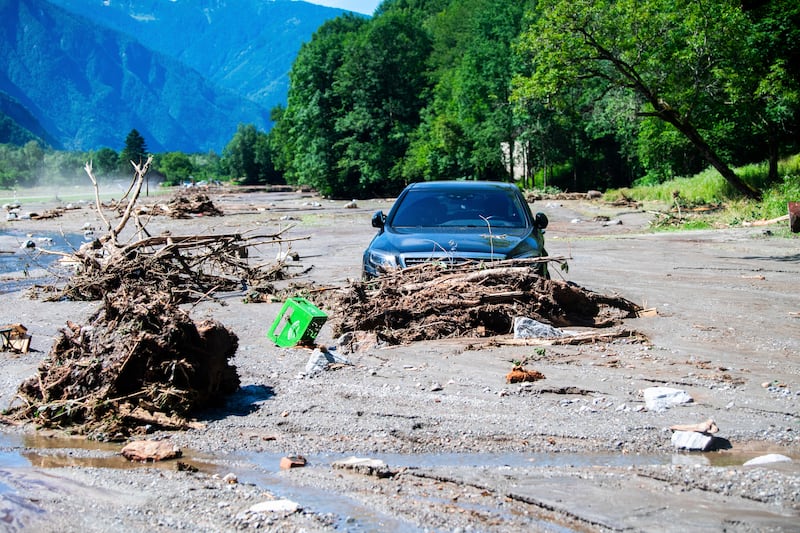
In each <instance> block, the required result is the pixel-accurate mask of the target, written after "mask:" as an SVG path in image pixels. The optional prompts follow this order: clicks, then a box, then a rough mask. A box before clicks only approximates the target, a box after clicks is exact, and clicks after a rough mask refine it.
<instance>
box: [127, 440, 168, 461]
mask: <svg viewBox="0 0 800 533" xmlns="http://www.w3.org/2000/svg"><path fill="white" fill-rule="evenodd" d="M120 453H122V455H123V457H125V458H126V459H128V460H130V461H141V462H147V461H164V460H166V459H175V458H177V457H180V456H181V455H182V454H183V453H182V452H181V449H180V448H179V447H177V446H175V445H174V444H172V443H171V442H170V441H168V440H136V441H133V442H129V443H128V444H126V445H125V447H124V448H122V451H121V452H120Z"/></svg>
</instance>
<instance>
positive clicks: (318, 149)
mask: <svg viewBox="0 0 800 533" xmlns="http://www.w3.org/2000/svg"><path fill="white" fill-rule="evenodd" d="M367 23H368V21H367V20H366V19H364V18H363V17H357V16H355V15H344V16H341V17H337V18H335V19H333V20H329V21H327V22H325V23H324V24H323V25H322V26H321V27H320V28H319V29H318V30H317V31H316V32H315V33H314V35H313V36H312V37H311V41H309V42H307V43H305V44H303V46H302V47H301V48H300V51H299V52H298V54H297V58H296V59H295V62H294V64H293V65H292V70H291V72H290V73H289V80H290V86H289V94H288V98H287V105H286V109H285V110H282V111H281V110H276V113H277V114H279V115H280V120H279V122H278V123H277V124H276V126H275V127H274V128H273V130H272V131H271V133H270V135H271V141H270V145H271V146H272V147H273V149H274V152H273V160H274V161H275V162H276V166H277V167H278V169H279V170H281V171H282V172H283V176H284V177H285V178H286V181H287V182H289V183H292V184H297V185H308V186H311V187H314V188H316V189H317V190H319V191H320V192H321V193H323V194H331V192H332V190H333V186H332V185H331V184H334V183H336V182H337V181H338V180H337V179H336V172H337V170H336V169H337V166H338V160H339V153H340V152H341V148H336V147H335V145H336V142H337V140H338V139H339V138H340V135H339V134H338V133H337V132H336V129H335V123H336V120H337V117H338V116H339V114H340V113H341V110H342V109H343V104H342V102H341V100H340V97H339V95H338V94H336V93H335V92H334V90H333V82H334V76H335V74H336V72H337V71H338V69H339V68H340V67H341V66H342V64H343V63H344V62H345V59H346V55H347V53H348V52H347V46H346V43H347V42H348V41H349V40H351V39H353V38H355V36H356V34H357V32H358V30H359V29H360V28H362V27H364V26H365V25H366V24H367Z"/></svg>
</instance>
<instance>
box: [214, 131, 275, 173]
mask: <svg viewBox="0 0 800 533" xmlns="http://www.w3.org/2000/svg"><path fill="white" fill-rule="evenodd" d="M222 159H223V164H224V165H225V167H226V168H227V170H228V173H229V174H230V176H231V177H232V178H234V179H241V180H242V182H243V183H246V184H256V183H275V182H276V181H277V176H278V174H277V172H276V171H275V168H274V166H273V161H272V157H271V152H270V144H269V137H268V136H267V134H266V133H264V132H260V131H258V130H257V129H256V127H255V126H254V125H253V124H239V127H238V128H237V130H236V133H235V134H234V136H233V138H232V139H231V140H230V142H229V143H228V144H227V146H225V149H224V150H223V152H222ZM270 180H271V181H270Z"/></svg>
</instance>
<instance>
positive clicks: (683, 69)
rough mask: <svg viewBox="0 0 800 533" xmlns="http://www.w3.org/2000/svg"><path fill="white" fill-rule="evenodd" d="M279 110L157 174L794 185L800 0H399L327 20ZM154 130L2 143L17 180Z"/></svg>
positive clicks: (355, 191)
mask: <svg viewBox="0 0 800 533" xmlns="http://www.w3.org/2000/svg"><path fill="white" fill-rule="evenodd" d="M271 118H272V120H273V121H274V127H273V128H272V130H271V131H270V132H263V131H258V130H257V129H256V128H255V126H252V125H247V124H242V125H239V128H238V129H237V131H236V132H235V134H234V135H233V137H232V139H231V141H230V142H229V143H228V145H227V146H226V147H225V148H224V149H223V150H222V153H221V154H220V155H217V154H215V153H214V152H210V153H208V154H199V155H198V154H183V153H180V152H170V153H164V154H157V155H156V158H155V162H154V169H156V170H158V171H160V172H161V173H162V174H164V175H165V176H166V177H167V180H168V181H169V182H171V183H179V182H181V181H184V180H187V179H195V180H202V179H235V180H238V181H239V182H243V183H250V184H252V183H281V182H286V183H289V184H292V185H305V186H311V187H313V188H315V189H317V190H319V191H320V192H322V193H323V194H326V195H330V196H333V197H339V198H356V197H368V196H390V195H393V194H396V193H397V192H398V191H399V190H400V189H401V188H402V187H403V186H404V185H405V184H407V183H409V182H412V181H420V180H440V179H492V180H505V181H511V180H515V181H519V183H520V184H521V185H522V186H523V187H527V188H529V187H533V186H538V187H545V186H547V187H550V186H553V187H557V188H560V189H562V190H586V189H589V188H592V189H606V188H611V187H622V186H629V185H631V184H635V183H636V184H656V183H660V182H663V181H665V180H668V179H671V178H673V177H676V176H686V175H691V174H694V173H696V172H698V171H700V170H702V169H704V168H707V167H713V168H715V169H716V170H717V171H718V172H719V173H720V174H721V175H722V176H723V177H724V178H725V179H726V180H727V181H728V182H729V183H730V186H731V189H732V190H734V191H736V192H737V193H738V194H740V195H742V196H747V197H751V198H757V197H758V196H759V194H760V191H758V190H757V189H755V188H754V187H753V186H752V185H751V184H748V183H745V182H743V181H742V180H740V179H739V178H738V177H737V176H736V174H734V172H733V170H732V168H733V167H734V166H738V165H742V164H746V163H752V162H763V161H768V162H769V172H770V178H771V179H772V180H777V179H778V176H777V161H778V159H779V158H780V157H783V156H786V155H789V154H793V153H797V152H798V151H799V150H800V140H799V139H800V135H799V134H800V131H798V129H800V127H799V126H800V4H798V3H797V2H796V0H771V1H770V0H744V2H741V1H736V2H734V1H730V0H385V1H384V2H383V4H382V5H381V6H380V8H379V9H378V11H377V12H376V14H375V16H374V17H373V18H371V19H367V18H364V17H359V16H355V15H344V16H341V17H338V18H336V19H333V20H330V21H328V22H326V23H325V24H323V26H321V27H320V28H319V29H318V30H317V32H316V33H315V34H314V35H313V37H312V39H311V40H310V41H309V42H307V43H305V44H304V45H303V46H302V48H301V50H300V52H299V54H298V56H297V58H296V59H295V62H294V64H293V67H292V70H291V73H290V89H289V94H288V99H287V103H286V106H285V107H283V106H282V107H278V108H276V109H274V110H273V112H272V117H271ZM134 131H135V130H134ZM131 133H133V132H131ZM137 135H138V133H137ZM140 141H141V143H144V140H143V139H141V140H140V139H137V138H136V136H133V138H131V136H130V135H129V137H128V139H126V148H125V149H124V150H123V151H122V153H120V154H117V153H116V152H115V151H114V150H111V149H109V148H103V149H100V150H98V151H96V152H93V153H88V154H68V153H58V152H56V153H53V152H51V151H48V150H46V149H45V148H43V147H41V146H40V145H39V144H38V143H37V142H35V141H31V142H28V143H27V144H26V145H24V146H22V147H9V146H7V145H0V161H2V162H3V163H2V166H0V186H5V187H8V186H11V185H13V184H17V185H25V184H26V183H25V181H26V179H27V178H28V177H30V179H32V180H33V179H34V177H35V176H36V175H37V173H38V174H41V170H42V169H43V168H46V169H55V168H61V169H65V168H66V169H70V170H69V171H68V173H69V172H74V173H78V174H80V173H81V169H82V165H83V161H85V160H87V159H89V158H91V159H94V160H95V168H98V169H100V170H101V171H105V172H108V173H114V172H118V173H119V172H127V173H128V174H129V173H130V168H129V163H128V159H130V157H129V155H130V154H129V153H128V152H127V151H126V150H128V149H129V148H130V147H131V145H137V144H136V143H139V142H140ZM139 147H140V148H141V146H139ZM134 153H136V152H134ZM72 159H75V161H72ZM512 161H513V163H514V164H511V163H512ZM72 163H75V165H74V166H73V165H72ZM60 172H64V171H63V170H61V171H60Z"/></svg>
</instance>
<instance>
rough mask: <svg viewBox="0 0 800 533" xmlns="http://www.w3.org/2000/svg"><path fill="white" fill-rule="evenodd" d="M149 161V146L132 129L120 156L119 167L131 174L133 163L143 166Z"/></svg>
mask: <svg viewBox="0 0 800 533" xmlns="http://www.w3.org/2000/svg"><path fill="white" fill-rule="evenodd" d="M146 160H147V144H146V143H145V140H144V137H142V135H141V134H140V133H139V132H138V131H136V129H132V130H131V131H130V133H128V136H127V137H125V147H124V148H123V149H122V152H120V154H119V166H120V170H121V171H122V172H131V171H132V168H131V163H136V164H137V165H141V164H142V163H144V162H145V161H146Z"/></svg>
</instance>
